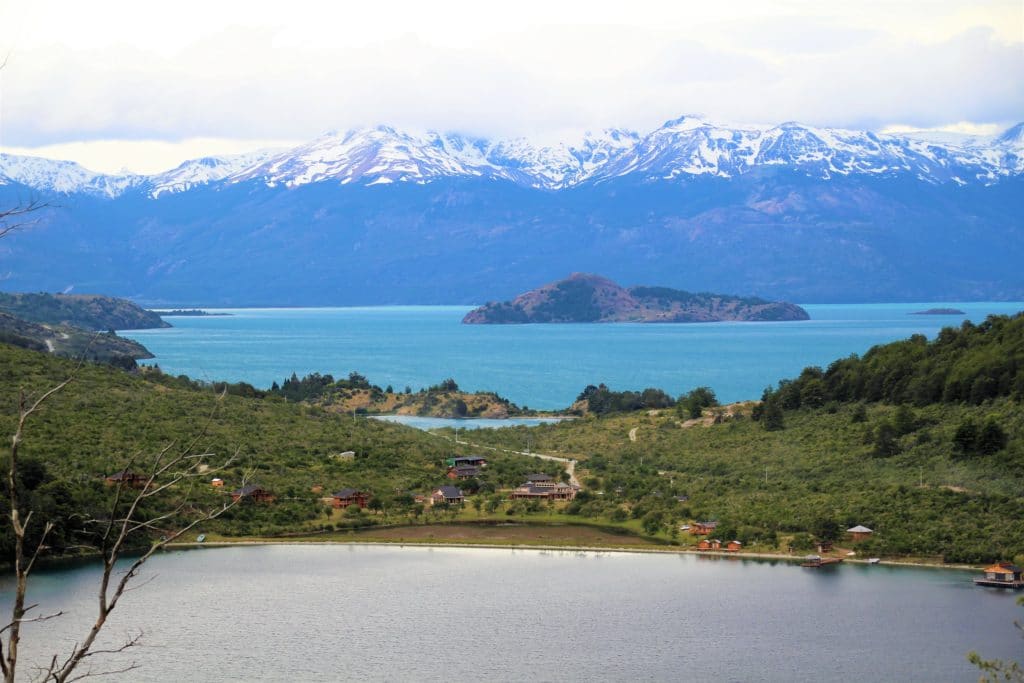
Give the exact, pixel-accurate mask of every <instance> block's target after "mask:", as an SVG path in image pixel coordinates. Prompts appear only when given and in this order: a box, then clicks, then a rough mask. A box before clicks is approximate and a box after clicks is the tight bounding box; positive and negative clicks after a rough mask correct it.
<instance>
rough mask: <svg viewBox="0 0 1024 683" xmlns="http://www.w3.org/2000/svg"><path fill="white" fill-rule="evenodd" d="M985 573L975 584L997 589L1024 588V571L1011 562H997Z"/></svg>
mask: <svg viewBox="0 0 1024 683" xmlns="http://www.w3.org/2000/svg"><path fill="white" fill-rule="evenodd" d="M984 572H985V576H983V577H981V578H978V579H975V580H974V583H976V584H977V585H979V586H994V587H996V588H1024V569H1021V568H1020V567H1018V566H1017V565H1015V564H1013V563H1011V562H997V563H996V564H994V565H992V566H991V567H985V569H984Z"/></svg>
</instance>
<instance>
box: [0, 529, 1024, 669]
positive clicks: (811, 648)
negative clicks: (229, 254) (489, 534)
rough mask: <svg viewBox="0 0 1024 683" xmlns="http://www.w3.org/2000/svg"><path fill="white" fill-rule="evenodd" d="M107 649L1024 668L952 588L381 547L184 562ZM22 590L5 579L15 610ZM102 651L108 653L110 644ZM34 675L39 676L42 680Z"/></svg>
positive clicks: (379, 665) (65, 577) (71, 573)
mask: <svg viewBox="0 0 1024 683" xmlns="http://www.w3.org/2000/svg"><path fill="white" fill-rule="evenodd" d="M97 576H98V569H97V568H96V567H94V566H84V567H79V568H75V569H65V570H55V571H49V572H44V573H40V574H39V575H38V577H37V579H36V581H35V582H34V583H33V584H32V589H31V591H30V598H31V599H32V600H33V601H39V602H40V603H41V605H40V607H41V609H42V610H43V611H47V610H54V609H58V608H59V609H64V610H67V611H69V614H67V615H66V616H64V617H61V618H59V619H55V620H52V621H49V622H46V623H41V624H30V625H28V626H27V627H26V629H27V633H26V636H25V640H24V642H23V649H22V657H23V660H22V662H23V666H24V665H25V663H27V662H28V661H29V660H32V661H35V662H37V663H38V662H42V661H44V660H48V658H49V656H51V655H52V654H53V653H55V652H61V651H63V650H64V649H65V648H67V647H69V646H70V645H71V644H72V643H73V642H74V640H75V639H80V638H81V637H82V635H83V634H84V633H85V630H86V628H87V624H88V623H89V622H88V612H89V609H90V606H91V604H92V601H94V600H95V597H94V596H95V587H96V579H97ZM141 580H142V581H146V580H150V583H148V584H146V585H144V586H143V587H142V588H140V589H139V590H136V591H133V592H131V593H130V594H128V595H127V597H126V598H125V599H124V601H123V602H122V604H121V605H120V606H119V607H118V609H117V611H116V612H115V613H114V616H113V617H112V619H111V621H110V622H109V623H108V624H107V628H106V630H105V631H104V642H103V644H104V645H107V646H114V645H116V644H117V643H119V642H121V640H122V639H123V638H124V637H125V635H126V634H131V633H135V632H137V631H140V630H141V631H142V632H144V633H145V637H144V639H143V646H142V647H140V648H137V649H135V650H133V651H132V652H131V653H130V655H116V656H110V657H104V658H102V659H97V661H96V662H95V663H94V666H95V667H96V670H103V669H114V668H118V667H119V666H124V665H126V664H128V663H130V662H131V661H135V662H137V663H138V664H139V665H140V667H141V668H139V669H137V670H135V671H132V672H130V673H129V674H126V675H123V676H119V677H115V678H114V680H119V681H223V680H260V681H313V680H396V681H407V680H427V681H442V680H443V681H472V680H488V681H490V680H494V681H524V680H530V681H565V680H580V681H586V680H610V681H636V680H654V681H680V680H686V681H691V680H695V681H822V680H827V681H831V680H849V681H901V682H909V681H929V682H933V681H972V680H977V679H978V671H977V670H976V669H974V668H973V667H972V666H971V665H970V664H969V663H968V662H967V660H966V658H965V657H966V654H967V652H968V651H970V650H972V649H973V650H978V651H979V652H981V653H982V654H983V655H985V656H986V657H1001V658H1016V659H1018V660H1022V659H1024V641H1022V640H1021V639H1020V634H1019V633H1018V632H1017V631H1016V630H1015V629H1014V628H1013V620H1014V619H1020V618H1021V617H1022V616H1024V615H1022V612H1024V609H1022V608H1021V607H1017V606H1016V605H1015V597H1016V596H1015V595H1014V594H1012V593H1008V592H1000V591H999V590H998V589H982V588H976V587H975V586H973V585H972V583H971V574H970V573H968V572H963V571H955V570H948V569H918V568H902V567H886V566H874V567H870V566H865V565H861V566H854V565H843V566H839V567H835V568H832V569H827V570H817V569H803V568H800V567H799V566H796V565H792V564H788V563H784V562H766V561H754V560H739V559H737V558H728V559H726V558H721V559H719V558H709V557H698V556H695V555H671V554H664V555H662V554H658V555H647V554H632V553H607V552H606V553H584V552H576V551H546V552H545V551H532V550H510V549H500V550H499V549H464V548H424V547H405V548H399V547H384V546H264V547H236V548H226V549H212V548H210V549H202V550H197V551H188V552H183V551H178V552H173V553H168V554H166V555H163V556H158V557H157V558H155V559H154V560H153V561H152V562H151V563H150V564H149V565H147V567H146V569H145V571H144V573H143V576H142V577H141ZM9 596H10V580H9V578H8V577H7V576H5V577H4V579H3V580H0V605H3V604H5V603H6V601H7V600H8V599H9ZM101 647H102V645H101ZM26 673H27V671H26Z"/></svg>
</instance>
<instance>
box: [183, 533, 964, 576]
mask: <svg viewBox="0 0 1024 683" xmlns="http://www.w3.org/2000/svg"><path fill="white" fill-rule="evenodd" d="M263 545H280V546H289V545H319V546H330V545H365V546H399V547H404V546H417V547H426V548H484V549H488V550H557V551H563V552H585V553H624V554H642V555H659V554H660V555H694V556H697V557H700V556H706V557H718V558H736V559H741V560H743V559H746V560H783V561H786V562H791V563H794V564H796V563H799V562H800V561H802V560H803V559H804V557H803V555H787V554H784V553H753V552H739V553H730V552H728V551H723V550H694V549H691V548H678V547H671V546H670V547H663V548H654V547H648V548H645V547H635V548H634V547H628V546H607V547H606V546H572V545H544V544H537V543H518V544H512V543H509V544H501V543H465V542H452V543H445V542H443V541H438V540H437V539H432V540H430V541H416V540H403V541H379V540H378V541H368V540H367V541H364V540H351V541H348V540H329V541H326V540H298V539H296V540H287V539H259V540H245V541H207V542H203V543H197V542H195V541H190V542H183V543H169V544H167V545H166V546H164V547H165V548H166V549H193V548H230V547H232V546H263ZM842 560H843V562H844V563H850V564H858V565H865V566H886V567H910V568H921V569H952V570H956V571H979V570H980V569H981V565H966V564H939V563H936V562H913V561H910V560H881V561H880V562H878V563H876V565H871V564H869V563H868V561H867V559H864V558H853V557H844V558H842Z"/></svg>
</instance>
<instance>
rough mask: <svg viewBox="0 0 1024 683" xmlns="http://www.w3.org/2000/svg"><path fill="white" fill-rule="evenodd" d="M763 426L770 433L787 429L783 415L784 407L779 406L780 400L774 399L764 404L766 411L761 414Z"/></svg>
mask: <svg viewBox="0 0 1024 683" xmlns="http://www.w3.org/2000/svg"><path fill="white" fill-rule="evenodd" d="M761 424H762V425H763V426H764V428H765V429H766V430H768V431H769V432H775V431H778V430H780V429H785V427H786V421H785V417H784V415H783V413H782V406H781V405H779V401H778V400H776V399H774V398H772V399H770V400H768V401H766V402H765V403H764V409H763V411H762V414H761Z"/></svg>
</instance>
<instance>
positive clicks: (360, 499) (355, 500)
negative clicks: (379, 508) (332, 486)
mask: <svg viewBox="0 0 1024 683" xmlns="http://www.w3.org/2000/svg"><path fill="white" fill-rule="evenodd" d="M369 502H370V494H369V493H367V492H366V491H360V490H359V489H352V488H348V489H342V490H340V491H338V492H337V493H334V494H332V495H331V506H332V507H334V508H335V509H340V510H344V509H345V508H347V507H348V506H350V505H358V506H359V508H360V509H362V508H365V507H366V505H367V503H369Z"/></svg>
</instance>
